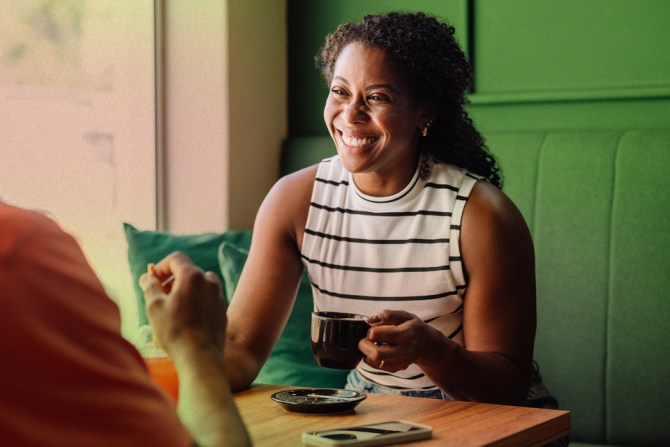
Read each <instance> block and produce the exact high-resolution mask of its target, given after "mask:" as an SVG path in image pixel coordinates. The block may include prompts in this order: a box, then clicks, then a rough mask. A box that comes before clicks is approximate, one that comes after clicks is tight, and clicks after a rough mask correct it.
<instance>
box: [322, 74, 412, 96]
mask: <svg viewBox="0 0 670 447" xmlns="http://www.w3.org/2000/svg"><path fill="white" fill-rule="evenodd" d="M333 81H341V82H343V83H345V84H347V85H349V81H347V80H346V79H345V78H343V77H342V76H333ZM378 88H385V89H387V90H390V91H392V92H393V93H395V94H399V93H400V91H399V90H398V89H397V88H396V87H394V86H393V85H392V84H372V85H368V86H367V87H365V90H366V91H369V90H375V89H378Z"/></svg>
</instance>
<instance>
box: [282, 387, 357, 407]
mask: <svg viewBox="0 0 670 447" xmlns="http://www.w3.org/2000/svg"><path fill="white" fill-rule="evenodd" d="M366 397H367V396H366V394H365V393H360V392H358V391H352V390H343V389H339V388H293V389H290V390H284V391H280V392H278V393H274V394H273V395H272V396H271V398H272V400H274V401H275V402H277V403H278V404H279V405H281V406H282V408H284V409H285V410H286V411H292V412H296V413H342V412H345V411H351V410H353V409H354V408H355V407H356V405H358V404H359V403H361V401H363V400H365V398H366Z"/></svg>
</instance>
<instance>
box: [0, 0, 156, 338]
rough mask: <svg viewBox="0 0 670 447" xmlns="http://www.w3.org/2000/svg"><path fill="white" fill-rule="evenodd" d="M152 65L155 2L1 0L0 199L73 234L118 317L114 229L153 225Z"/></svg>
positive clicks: (119, 262)
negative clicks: (44, 214)
mask: <svg viewBox="0 0 670 447" xmlns="http://www.w3.org/2000/svg"><path fill="white" fill-rule="evenodd" d="M154 60H155V58H154V2H153V1H150V0H142V1H140V0H133V1H132V2H118V1H116V0H104V1H103V0H63V1H58V2H44V1H40V0H25V1H22V2H15V1H13V0H0V198H2V199H3V200H4V201H6V202H8V203H11V204H14V205H17V206H21V207H24V208H34V209H40V210H43V211H46V212H48V214H49V215H51V216H52V217H53V218H54V219H55V220H56V221H57V222H58V223H59V224H60V225H61V226H62V227H63V228H64V229H65V230H67V231H69V232H70V233H72V234H73V235H74V236H75V237H76V238H77V239H78V241H79V243H80V245H81V246H82V248H83V249H84V252H85V253H86V255H87V256H88V258H89V260H90V262H91V264H92V265H93V268H94V269H95V270H96V272H97V273H98V276H99V277H100V279H101V280H102V282H103V284H104V285H105V287H106V288H107V290H108V292H109V294H110V295H111V296H112V297H113V298H114V299H116V300H117V302H120V301H127V302H130V303H132V304H130V305H124V306H122V311H123V312H129V311H132V312H134V311H135V307H136V306H135V304H134V301H135V300H134V296H133V291H132V285H131V284H130V274H129V271H128V263H127V259H126V243H125V238H124V235H123V229H122V222H124V221H125V222H131V223H132V224H133V225H135V226H137V227H141V228H143V229H151V228H155V225H156V135H155V134H156V132H155V127H156V125H155V104H156V100H155V76H154V74H155V68H154ZM124 309H125V310H124ZM123 318H124V326H126V325H135V320H134V319H133V315H132V314H130V315H123ZM135 318H136V317H135Z"/></svg>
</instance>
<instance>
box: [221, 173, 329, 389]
mask: <svg viewBox="0 0 670 447" xmlns="http://www.w3.org/2000/svg"><path fill="white" fill-rule="evenodd" d="M315 175H316V166H313V167H310V168H306V169H303V170H301V171H298V172H296V173H294V174H291V175H288V176H286V177H284V178H282V179H280V180H279V181H278V182H277V183H276V184H275V185H274V187H273V188H272V190H271V191H270V192H269V193H268V195H267V197H266V198H265V200H264V201H263V204H262V205H261V207H260V209H259V211H258V214H257V216H256V222H255V223H254V230H253V238H252V242H251V249H250V252H249V257H248V258H247V261H246V263H245V265H244V269H243V271H242V275H241V277H240V281H239V283H238V285H237V289H236V290H235V295H234V297H233V300H232V302H231V304H230V307H229V309H228V330H227V341H226V351H225V363H226V365H227V368H228V375H229V378H230V380H231V383H232V386H233V389H235V390H239V389H242V388H244V387H246V386H248V385H249V384H250V383H251V382H252V381H253V380H254V378H255V377H256V376H257V375H258V372H259V371H260V369H261V367H262V366H263V364H264V363H265V361H266V360H267V358H268V356H269V355H270V353H271V351H272V348H273V347H274V345H275V343H276V342H277V340H278V339H279V336H280V335H281V332H282V330H283V329H284V326H285V324H286V321H287V320H288V318H289V316H290V314H291V310H292V309H293V303H294V301H295V297H296V293H297V290H298V286H299V284H300V277H301V275H302V269H303V266H302V262H301V260H300V244H301V243H302V234H303V231H304V227H305V221H306V220H307V213H308V211H309V203H310V198H311V194H312V186H313V184H314V176H315ZM305 324H309V322H305Z"/></svg>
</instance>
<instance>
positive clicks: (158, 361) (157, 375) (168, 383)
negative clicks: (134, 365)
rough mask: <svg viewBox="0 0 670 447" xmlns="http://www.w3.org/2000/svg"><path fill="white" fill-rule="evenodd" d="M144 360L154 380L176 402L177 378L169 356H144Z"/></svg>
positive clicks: (177, 393)
mask: <svg viewBox="0 0 670 447" xmlns="http://www.w3.org/2000/svg"><path fill="white" fill-rule="evenodd" d="M144 362H145V363H146V365H147V369H148V370H149V375H150V376H151V378H152V379H153V380H154V382H155V383H156V384H157V385H158V386H159V387H160V388H161V389H162V390H163V391H165V392H166V393H167V394H168V395H169V396H170V397H171V398H172V400H173V401H174V402H175V403H177V399H178V398H179V379H178V377H177V370H176V369H175V367H174V364H173V363H172V360H170V358H169V357H148V358H147V357H145V358H144Z"/></svg>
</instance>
